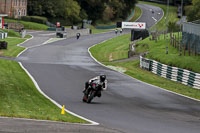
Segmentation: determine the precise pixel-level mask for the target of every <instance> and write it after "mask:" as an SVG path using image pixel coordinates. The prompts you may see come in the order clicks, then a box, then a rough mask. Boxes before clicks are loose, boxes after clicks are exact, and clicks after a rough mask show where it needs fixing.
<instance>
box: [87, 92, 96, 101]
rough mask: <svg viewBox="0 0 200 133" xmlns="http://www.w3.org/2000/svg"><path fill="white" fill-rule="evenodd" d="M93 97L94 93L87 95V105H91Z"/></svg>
mask: <svg viewBox="0 0 200 133" xmlns="http://www.w3.org/2000/svg"><path fill="white" fill-rule="evenodd" d="M94 96H95V91H90V93H89V94H88V99H87V103H91V101H92V99H93V98H94Z"/></svg>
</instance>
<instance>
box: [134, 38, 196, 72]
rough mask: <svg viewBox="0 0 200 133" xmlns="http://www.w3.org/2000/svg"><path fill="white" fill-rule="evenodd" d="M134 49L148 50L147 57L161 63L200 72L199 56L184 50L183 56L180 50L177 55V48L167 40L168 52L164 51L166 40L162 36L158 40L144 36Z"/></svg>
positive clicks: (138, 50) (139, 50)
mask: <svg viewBox="0 0 200 133" xmlns="http://www.w3.org/2000/svg"><path fill="white" fill-rule="evenodd" d="M136 46H137V47H136V50H137V52H138V53H140V52H144V51H149V54H147V56H146V57H147V58H150V59H154V60H156V61H159V62H161V63H163V64H167V65H170V66H176V67H179V68H183V69H187V70H190V71H193V72H197V73H200V67H199V66H200V56H194V54H193V55H192V56H189V55H188V52H186V56H184V54H183V51H182V56H179V51H178V48H174V47H173V46H171V45H170V43H169V40H168V51H169V52H168V54H165V53H166V40H164V36H163V35H162V36H161V37H160V40H159V41H158V42H155V41H150V40H149V38H146V39H144V40H142V41H140V42H138V43H137V45H136Z"/></svg>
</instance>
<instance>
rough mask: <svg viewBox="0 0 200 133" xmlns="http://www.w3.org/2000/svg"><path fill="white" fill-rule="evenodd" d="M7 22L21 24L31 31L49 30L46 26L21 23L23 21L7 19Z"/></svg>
mask: <svg viewBox="0 0 200 133" xmlns="http://www.w3.org/2000/svg"><path fill="white" fill-rule="evenodd" d="M5 22H13V23H20V24H23V25H24V28H25V29H29V30H47V28H48V26H47V25H44V24H39V23H34V22H26V21H21V20H13V19H5Z"/></svg>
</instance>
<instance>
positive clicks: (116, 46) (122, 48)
mask: <svg viewBox="0 0 200 133" xmlns="http://www.w3.org/2000/svg"><path fill="white" fill-rule="evenodd" d="M129 38H130V34H127V35H122V36H118V37H116V38H112V39H110V40H108V41H106V42H104V43H101V45H97V46H95V47H92V48H91V49H90V51H91V53H92V55H93V56H94V57H95V58H96V59H97V60H99V61H104V62H105V61H111V60H112V61H114V60H119V59H124V58H128V54H127V51H128V49H129V43H130V40H129Z"/></svg>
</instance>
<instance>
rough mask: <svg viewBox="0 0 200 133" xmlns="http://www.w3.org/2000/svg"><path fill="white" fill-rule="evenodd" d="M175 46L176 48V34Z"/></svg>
mask: <svg viewBox="0 0 200 133" xmlns="http://www.w3.org/2000/svg"><path fill="white" fill-rule="evenodd" d="M175 48H176V35H175Z"/></svg>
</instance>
